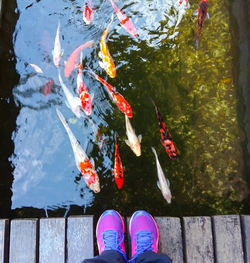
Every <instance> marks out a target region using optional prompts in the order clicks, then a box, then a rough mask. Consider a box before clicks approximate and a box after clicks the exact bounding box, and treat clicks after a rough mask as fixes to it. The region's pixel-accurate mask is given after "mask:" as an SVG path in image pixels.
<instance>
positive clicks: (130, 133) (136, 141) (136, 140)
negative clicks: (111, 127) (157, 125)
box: [125, 115, 142, 156]
mask: <svg viewBox="0 0 250 263" xmlns="http://www.w3.org/2000/svg"><path fill="white" fill-rule="evenodd" d="M125 123H126V134H127V137H128V140H125V142H126V144H127V145H128V146H129V147H130V148H131V150H132V151H133V152H134V153H135V155H136V156H140V155H141V144H140V143H141V140H142V136H141V135H139V136H138V137H137V136H136V134H135V131H134V129H133V128H132V126H131V123H130V121H129V118H128V116H127V115H125Z"/></svg>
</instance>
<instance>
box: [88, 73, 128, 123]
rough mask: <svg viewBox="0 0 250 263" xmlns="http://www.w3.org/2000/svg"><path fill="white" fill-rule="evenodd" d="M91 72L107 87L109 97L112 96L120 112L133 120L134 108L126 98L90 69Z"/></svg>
mask: <svg viewBox="0 0 250 263" xmlns="http://www.w3.org/2000/svg"><path fill="white" fill-rule="evenodd" d="M89 72H90V73H91V74H92V75H93V76H94V77H95V79H96V80H98V81H100V82H101V83H102V84H103V85H104V86H105V87H106V90H107V91H108V93H109V95H110V96H111V98H112V99H113V101H114V102H115V104H116V105H117V107H118V108H119V109H120V111H121V112H122V113H124V114H125V115H126V116H128V117H129V118H131V117H132V116H133V113H132V108H131V106H130V105H129V103H128V102H127V101H126V100H125V99H124V97H123V96H122V95H121V94H120V93H119V92H117V91H116V89H115V88H114V87H113V86H112V85H110V84H109V83H108V82H107V81H105V80H104V79H102V78H101V77H99V76H98V75H97V74H95V73H94V72H93V71H92V70H91V69H90V68H89Z"/></svg>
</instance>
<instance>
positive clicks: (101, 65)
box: [99, 61, 104, 69]
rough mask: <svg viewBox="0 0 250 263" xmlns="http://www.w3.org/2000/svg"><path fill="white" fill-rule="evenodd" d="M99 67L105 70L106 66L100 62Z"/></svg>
mask: <svg viewBox="0 0 250 263" xmlns="http://www.w3.org/2000/svg"><path fill="white" fill-rule="evenodd" d="M99 66H100V67H101V68H103V69H104V64H103V62H102V61H99Z"/></svg>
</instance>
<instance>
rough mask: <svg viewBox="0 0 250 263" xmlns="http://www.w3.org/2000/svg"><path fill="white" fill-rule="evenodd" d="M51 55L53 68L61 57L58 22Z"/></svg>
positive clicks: (57, 64)
mask: <svg viewBox="0 0 250 263" xmlns="http://www.w3.org/2000/svg"><path fill="white" fill-rule="evenodd" d="M52 55H53V62H54V64H55V66H56V67H58V66H59V63H60V60H61V57H62V55H63V49H62V48H61V43H60V22H58V26H57V30H56V38H55V44H54V49H53V50H52Z"/></svg>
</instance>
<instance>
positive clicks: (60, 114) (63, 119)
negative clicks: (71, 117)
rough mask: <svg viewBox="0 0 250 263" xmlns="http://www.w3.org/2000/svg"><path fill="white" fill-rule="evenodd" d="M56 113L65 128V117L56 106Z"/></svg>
mask: <svg viewBox="0 0 250 263" xmlns="http://www.w3.org/2000/svg"><path fill="white" fill-rule="evenodd" d="M56 113H57V116H58V117H59V119H60V120H61V122H62V124H63V126H64V127H65V128H66V129H67V128H68V124H67V122H66V120H65V118H64V117H63V115H62V113H61V112H60V111H59V110H58V109H57V108H56Z"/></svg>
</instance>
